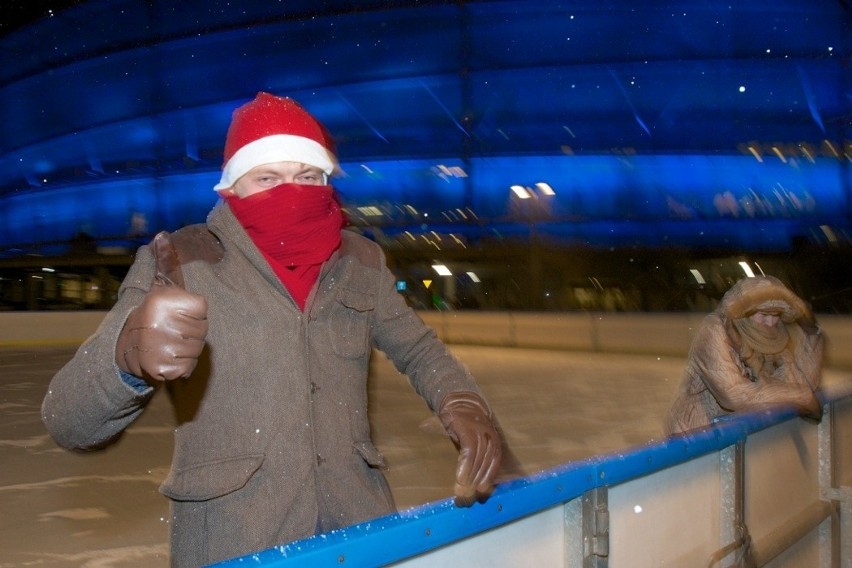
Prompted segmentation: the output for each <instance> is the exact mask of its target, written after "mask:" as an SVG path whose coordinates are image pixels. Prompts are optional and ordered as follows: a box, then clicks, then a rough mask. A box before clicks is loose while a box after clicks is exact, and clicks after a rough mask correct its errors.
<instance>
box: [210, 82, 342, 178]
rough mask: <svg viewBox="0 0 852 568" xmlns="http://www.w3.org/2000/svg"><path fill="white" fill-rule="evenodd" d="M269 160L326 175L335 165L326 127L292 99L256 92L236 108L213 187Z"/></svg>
mask: <svg viewBox="0 0 852 568" xmlns="http://www.w3.org/2000/svg"><path fill="white" fill-rule="evenodd" d="M272 162H299V163H302V164H307V165H309V166H314V167H317V168H320V169H321V170H322V171H323V172H325V174H326V176H328V175H331V172H333V171H334V169H335V167H336V165H337V159H336V158H335V156H334V145H333V143H332V141H331V138H330V136H329V135H328V133H327V131H326V129H325V128H324V127H323V125H322V124H320V123H319V121H317V119H315V118H314V117H313V116H312V115H311V114H310V113H309V112H308V111H306V110H305V109H304V108H302V107H301V106H299V104H298V103H297V102H296V101H294V100H293V99H290V98H286V97H277V96H275V95H271V94H269V93H264V92H260V93H258V94H257V97H255V99H254V100H253V101H251V102H249V103H246V104H244V105H243V106H241V107H239V108H237V109H236V110H235V111H234V114H233V117H232V118H231V126H230V127H229V128H228V136H227V138H226V140H225V160H224V163H223V164H222V179H221V180H219V183H217V184H216V185H215V186H214V187H213V189H215V190H216V191H221V190H224V189H228V188H230V187H231V186H233V185H234V183H235V182H236V181H237V180H238V179H239V178H240V177H242V176H243V174H245V173H246V172H248V171H249V170H250V169H252V168H254V167H256V166H260V165H263V164H270V163H272Z"/></svg>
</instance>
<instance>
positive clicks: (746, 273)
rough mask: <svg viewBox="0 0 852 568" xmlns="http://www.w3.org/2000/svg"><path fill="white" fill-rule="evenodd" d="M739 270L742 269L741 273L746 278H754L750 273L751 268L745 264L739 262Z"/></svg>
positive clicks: (752, 273)
mask: <svg viewBox="0 0 852 568" xmlns="http://www.w3.org/2000/svg"><path fill="white" fill-rule="evenodd" d="M740 268H742V269H743V272H745V275H746V276H748V277H749V278H754V272H752V271H751V266H749V265H748V263H747V262H745V261H740Z"/></svg>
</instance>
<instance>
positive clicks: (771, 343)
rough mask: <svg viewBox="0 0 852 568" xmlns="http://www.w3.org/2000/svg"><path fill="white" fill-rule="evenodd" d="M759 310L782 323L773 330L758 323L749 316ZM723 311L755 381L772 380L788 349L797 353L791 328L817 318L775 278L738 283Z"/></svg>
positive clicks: (730, 292) (723, 302) (764, 277)
mask: <svg viewBox="0 0 852 568" xmlns="http://www.w3.org/2000/svg"><path fill="white" fill-rule="evenodd" d="M759 311H765V312H778V313H779V314H780V316H781V320H780V321H779V322H778V323H777V324H776V325H775V326H773V327H767V326H765V325H761V324H759V323H756V322H754V321H752V320H751V319H750V317H749V316H751V315H752V314H754V313H755V312H759ZM719 312H720V315H721V316H722V318H723V320H724V321H725V322H726V329H727V332H728V336H729V337H730V338H731V340H732V342H733V343H734V345H736V346H737V347H738V349H739V354H740V359H741V361H742V363H743V364H744V366H745V371H746V372H747V373H748V375H749V377H750V378H751V380H753V381H756V380H768V379H769V378H770V377H771V375H772V372H773V371H774V370H775V368H776V367H777V365H778V364H780V363H779V361H780V359H781V358H780V354H781V353H782V352H783V351H784V350H785V349H790V351H791V352H796V348H795V347H796V346H795V343H796V340H795V338H794V334H791V333H790V331H791V327H792V326H797V321H799V320H800V319H806V318H812V317H813V316H812V315H811V313H810V310H809V309H808V307H807V306H806V305H805V303H804V302H803V301H802V300H801V299H800V298H799V297H797V296H796V295H795V294H793V292H791V291H790V290H789V289H788V288H787V287H786V286H784V285H783V284H782V283H781V281H780V280H778V279H777V278H774V277H772V276H762V277H756V278H746V279H743V280H740V281H739V282H737V283H736V284H735V285H734V286H733V288H731V289H730V290H729V291H728V292H727V293H726V294H725V297H724V298H723V299H722V302H721V304H720V305H719Z"/></svg>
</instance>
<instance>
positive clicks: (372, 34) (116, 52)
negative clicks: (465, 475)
mask: <svg viewBox="0 0 852 568" xmlns="http://www.w3.org/2000/svg"><path fill="white" fill-rule="evenodd" d="M349 4H350V3H349V2H344V1H342V0H339V1H338V0H329V1H326V2H323V3H321V4H317V3H315V2H308V1H304V2H302V1H296V0H294V1H292V2H288V3H287V6H286V9H284V8H282V7H281V6H276V5H275V3H269V2H260V1H245V2H241V3H240V8H241V9H240V10H231V9H220V8H221V7H219V5H218V4H217V3H212V4H211V3H210V2H204V1H202V0H186V1H185V2H181V3H174V2H166V1H164V0H155V1H152V2H145V3H142V2H138V1H134V0H103V1H89V2H81V3H80V4H79V5H78V6H76V7H74V8H71V9H68V10H65V11H61V12H58V13H56V14H54V17H51V18H47V19H45V20H42V21H40V22H37V23H36V24H34V25H32V26H30V27H28V28H25V29H21V30H19V31H16V32H14V33H10V34H8V35H6V36H3V37H0V56H2V57H3V61H4V64H3V66H0V254H5V255H7V256H8V255H13V254H17V253H21V252H26V251H28V250H30V249H31V248H33V247H35V248H38V250H42V251H44V250H46V249H45V248H44V246H43V244H44V243H49V242H59V241H67V240H68V239H70V238H72V237H73V236H74V235H75V234H76V233H78V232H81V231H82V232H86V233H89V234H91V235H92V236H94V237H95V238H96V239H98V240H99V241H101V243H102V244H109V243H110V242H112V241H115V242H116V244H121V240H122V239H124V240H126V237H127V236H128V234H131V233H139V232H153V231H156V230H159V229H175V228H177V227H179V226H181V225H183V224H185V223H190V222H200V221H202V220H203V219H204V218H205V216H206V214H207V212H208V211H209V209H210V208H211V206H212V205H213V203H214V202H215V199H216V196H215V194H214V193H213V192H212V190H211V187H212V186H213V185H214V183H215V182H216V180H217V169H218V167H219V165H220V159H221V151H222V146H223V142H224V136H225V132H226V130H227V125H228V121H229V117H230V113H231V111H232V110H233V108H234V107H235V106H237V105H239V104H242V103H243V102H246V101H247V100H249V99H250V98H252V97H253V96H254V94H255V93H256V92H258V91H260V90H269V91H272V92H275V93H278V94H287V95H290V96H292V97H293V98H295V99H296V100H298V101H300V102H301V103H302V104H304V105H305V106H306V107H307V108H308V109H309V110H311V111H312V112H313V113H314V114H316V115H317V116H318V117H319V118H320V119H321V120H322V121H323V122H324V123H325V124H326V125H327V126H328V127H329V129H330V130H331V131H332V133H334V135H335V137H336V139H337V142H338V148H339V154H340V157H341V160H342V163H343V168H344V175H343V176H342V177H340V178H339V179H337V180H336V181H335V185H336V186H337V187H338V189H339V191H340V193H341V195H342V198H343V201H344V204H345V205H347V207H348V209H349V211H350V212H351V213H353V215H356V216H359V222H361V223H369V224H372V225H375V226H376V227H378V229H380V230H381V231H382V232H383V233H384V234H386V235H391V236H392V235H394V234H398V233H400V232H402V231H412V232H417V231H431V230H436V231H441V232H454V233H457V234H458V235H461V236H464V237H466V238H469V239H474V240H475V239H481V238H505V237H521V238H526V237H529V236H530V235H532V234H535V235H536V236H538V237H547V238H554V239H560V240H562V241H565V242H569V243H581V244H587V245H592V246H618V245H639V246H669V245H677V246H697V247H701V246H731V247H738V248H743V249H766V250H769V249H771V250H787V249H789V248H790V247H791V246H792V244H793V243H794V242H795V241H796V240H797V239H805V240H808V241H811V242H818V243H820V244H826V243H830V242H833V241H842V242H845V243H847V244H848V243H849V242H850V234H851V233H852V224H851V223H850V219H852V205H850V192H851V190H850V187H852V177H850V168H849V166H850V163H852V162H850V160H852V158H850V152H852V146H851V145H850V142H849V140H850V136H849V125H850V112H849V107H850V78H849V71H848V55H849V35H850V34H849V33H848V30H849V24H850V14H849V8H848V7H847V6H846V5H845V4H843V3H841V2H833V1H828V0H826V1H822V0H821V1H818V2H813V1H812V0H780V1H769V0H754V1H752V2H749V3H738V4H731V3H729V2H716V1H711V2H707V1H705V0H700V1H699V0H689V1H686V2H654V3H651V4H649V5H642V6H641V7H637V5H636V4H635V3H631V2H624V3H621V2H610V3H600V2H574V3H567V4H566V3H556V2H528V1H520V0H515V1H512V0H505V1H481V2H477V1H469V2H450V1H439V0H434V1H425V0H424V1H420V2H398V3H394V4H393V5H392V6H389V5H388V3H387V2H378V1H377V2H371V1H367V0H365V1H364V2H361V3H359V4H358V7H357V9H353V8H352V7H351V6H350V5H349ZM105 18H106V19H105ZM105 22H108V25H107V24H105ZM539 182H544V183H547V184H549V186H550V187H551V188H552V190H553V192H554V194H553V195H545V194H542V193H541V192H540V191H538V190H537V189H536V186H535V184H537V183H539ZM513 185H519V186H521V187H523V188H529V190H530V192H531V194H533V195H534V197H533V198H531V199H528V200H520V199H518V198H517V197H516V196H515V194H514V193H513V192H512V191H511V189H510V187H511V186H513ZM377 212H378V213H381V215H377V214H376V213H377ZM140 220H141V223H140ZM9 247H19V249H20V250H17V251H16V250H9Z"/></svg>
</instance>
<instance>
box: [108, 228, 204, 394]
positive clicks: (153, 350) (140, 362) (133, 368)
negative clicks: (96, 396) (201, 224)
mask: <svg viewBox="0 0 852 568" xmlns="http://www.w3.org/2000/svg"><path fill="white" fill-rule="evenodd" d="M151 250H152V252H153V254H154V258H155V261H156V266H157V270H156V274H155V276H154V281H153V282H152V283H151V289H150V290H149V291H148V293H147V294H146V295H145V298H144V299H143V300H142V303H141V304H140V305H139V306H137V307H136V308H135V309H134V310H133V311H132V312H130V315H129V316H128V318H127V321H126V322H125V324H124V328H123V329H122V330H121V333H120V334H119V337H118V342H117V344H116V348H115V363H116V365H118V368H119V369H121V370H123V371H125V372H127V373H130V374H132V375H135V376H137V377H140V378H143V379H146V380H155V381H171V380H174V379H178V378H187V377H189V375H190V374H192V371H193V370H194V369H195V366H196V365H197V364H198V357H199V356H200V355H201V351H202V350H203V349H204V339H205V337H206V336H207V300H206V299H205V298H204V297H203V296H199V295H198V294H193V293H191V292H187V291H186V290H184V289H183V286H182V285H183V278H182V275H181V272H180V263H179V261H178V259H177V252H176V251H175V249H174V247H173V246H172V245H171V243H170V242H169V240H168V236H167V235H166V234H164V233H161V234H159V235H157V236H156V237H155V238H154V240H153V241H152V242H151ZM170 276H171V278H170ZM175 280H176V282H175Z"/></svg>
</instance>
